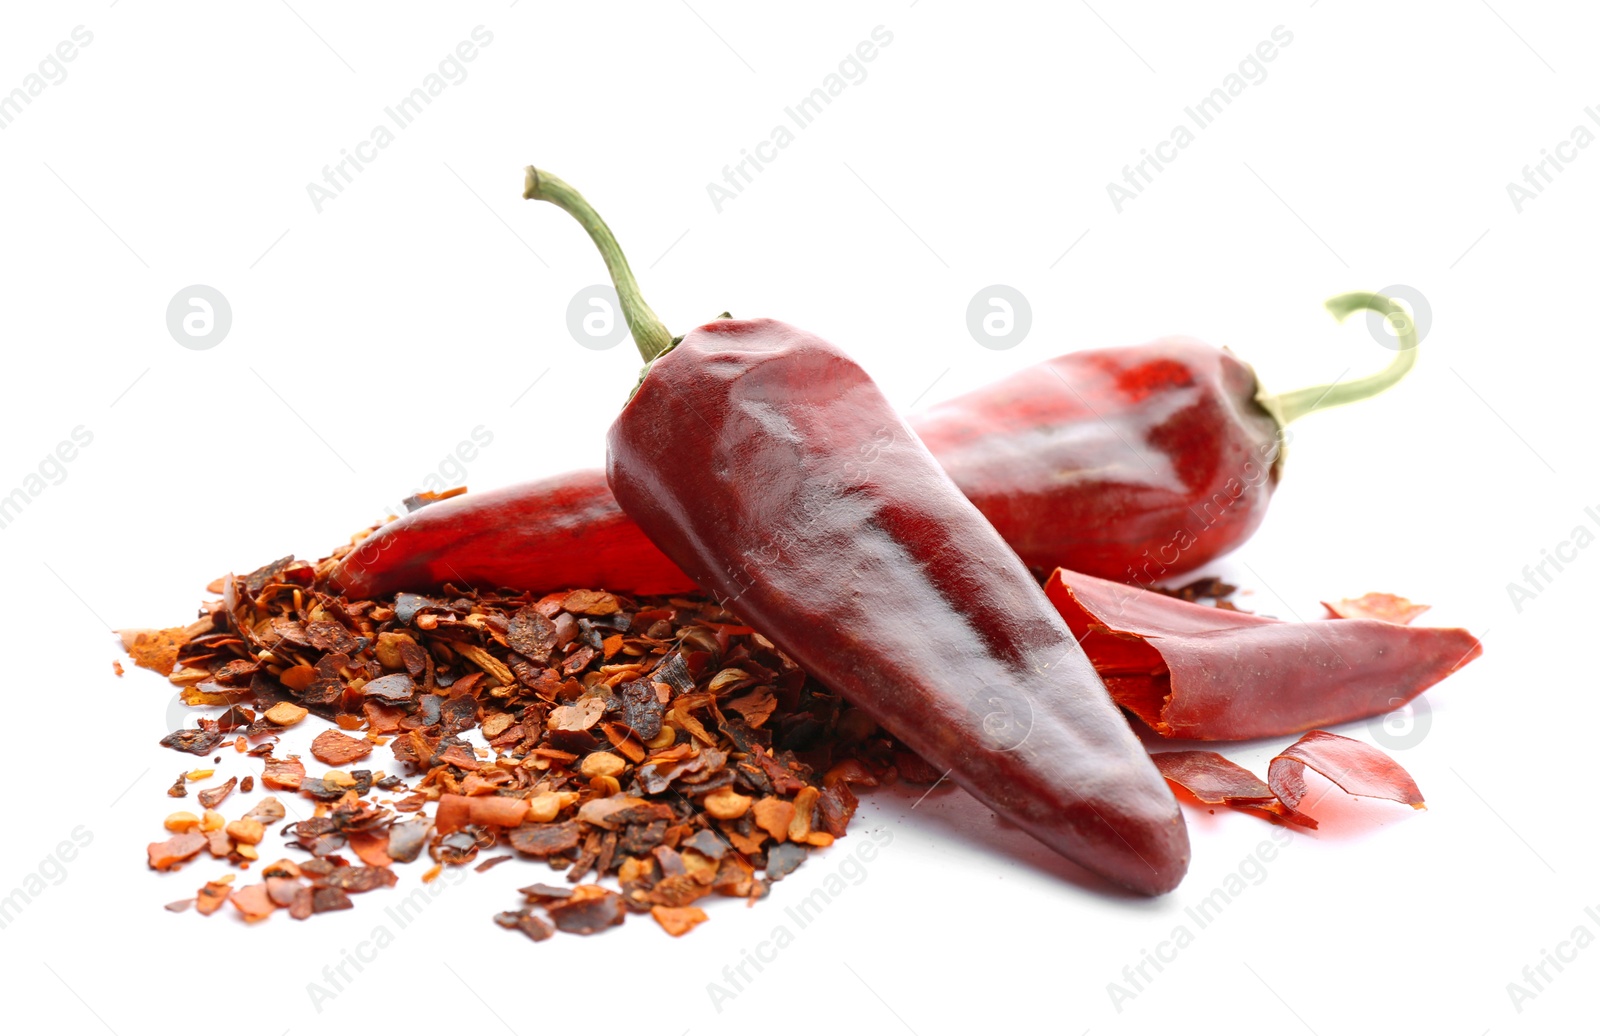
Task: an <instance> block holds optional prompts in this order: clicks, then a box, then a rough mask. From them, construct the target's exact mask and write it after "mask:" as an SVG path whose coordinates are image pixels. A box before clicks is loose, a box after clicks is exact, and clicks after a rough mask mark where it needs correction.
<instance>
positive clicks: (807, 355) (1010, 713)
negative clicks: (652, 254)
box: [526, 168, 1189, 895]
mask: <svg viewBox="0 0 1600 1036" xmlns="http://www.w3.org/2000/svg"><path fill="white" fill-rule="evenodd" d="M526 195H527V197H530V198H537V199H541V200H545V201H550V202H553V203H555V204H557V205H559V206H561V207H562V208H563V209H565V210H566V211H568V212H570V213H572V214H573V215H574V216H575V217H577V218H578V219H579V220H580V222H582V223H583V224H584V227H585V229H587V230H588V231H589V233H590V236H591V237H593V238H594V240H595V243H596V244H597V245H598V246H599V248H600V251H601V254H602V255H603V256H604V257H605V260H606V265H607V266H608V268H609V269H610V271H611V275H612V279H613V281H614V282H615V283H616V286H617V295H618V298H619V299H620V301H621V303H622V308H623V311H624V314H625V315H626V316H627V318H628V323H629V327H630V328H631V330H632V331H633V337H634V341H635V343H636V344H638V346H639V349H640V352H641V353H642V354H643V355H644V357H645V360H646V362H647V363H648V364H649V367H648V368H647V373H646V374H645V376H644V378H643V380H642V381H641V383H640V385H639V387H638V389H637V391H636V393H635V395H634V396H633V398H632V399H631V400H630V401H629V403H628V404H627V406H626V407H625V408H624V409H623V411H622V414H621V415H620V416H619V417H618V418H617V420H616V422H615V423H614V424H613V425H612V427H611V432H610V434H609V436H608V438H607V478H608V480H609V482H610V485H611V490H612V492H613V493H614V494H615V495H616V498H617V502H618V503H619V504H620V505H621V507H622V509H623V510H624V511H625V512H626V513H627V514H628V515H629V517H631V518H633V519H634V521H636V522H638V523H639V526H640V528H642V529H643V530H644V531H645V533H646V534H647V535H648V536H649V537H650V538H651V540H652V541H653V542H655V544H656V545H657V546H658V547H660V548H661V550H662V551H663V553H665V554H666V555H667V556H668V557H669V558H671V559H672V560H673V561H675V562H676V563H677V564H678V565H679V566H680V567H681V568H682V569H683V570H684V571H685V572H686V573H687V574H688V575H690V576H691V577H692V578H694V579H695V581H696V582H697V584H698V585H700V586H701V587H703V588H704V589H706V590H709V591H710V592H712V593H714V594H716V595H718V596H719V597H721V598H723V599H724V601H725V603H726V604H727V605H728V606H729V607H730V608H732V609H734V610H735V611H737V612H738V613H739V615H740V616H741V617H742V618H744V619H745V620H746V621H748V622H750V623H751V624H752V625H753V626H754V627H756V628H758V629H760V630H761V631H762V633H763V635H765V636H766V637H767V638H768V639H770V640H771V641H772V642H773V643H774V644H776V645H777V646H778V648H779V649H780V650H782V651H783V652H785V653H786V654H788V655H789V656H790V657H791V658H793V659H794V660H795V661H796V662H797V663H799V664H800V665H801V666H802V667H803V668H804V669H806V671H807V672H809V673H810V674H811V675H812V676H814V677H815V678H816V679H818V680H819V681H821V682H822V683H824V684H826V685H827V686H828V687H830V688H832V689H834V690H835V691H837V692H839V693H840V694H841V695H843V696H844V697H845V698H846V699H848V700H849V701H851V702H853V703H854V704H855V705H856V706H857V707H859V708H861V709H862V710H863V711H865V712H866V713H867V714H868V715H870V716H871V717H872V718H873V719H874V720H876V721H877V722H878V723H879V724H880V725H881V726H882V727H883V728H884V729H886V730H888V731H889V732H890V733H892V734H894V735H895V736H897V737H898V738H900V739H901V740H902V741H904V742H905V743H906V744H907V745H909V746H910V747H911V748H912V749H913V750H915V751H916V752H918V753H920V754H921V755H922V756H923V757H924V758H925V759H926V760H927V761H928V762H929V763H930V764H932V765H933V766H934V767H936V768H938V769H940V770H942V771H944V772H945V773H947V774H948V776H949V778H950V779H951V780H952V781H953V782H955V783H956V784H958V785H960V786H961V787H964V788H965V789H967V791H969V792H971V793H972V794H973V795H974V796H975V797H976V798H978V799H979V800H980V801H982V802H984V803H985V804H987V805H988V806H990V807H991V808H993V809H994V810H995V811H996V812H998V813H999V814H1000V815H1001V816H1003V817H1005V818H1006V819H1008V820H1011V821H1012V822H1014V823H1016V824H1018V825H1020V826H1021V827H1023V828H1024V829H1025V830H1027V831H1028V832H1029V833H1030V834H1032V835H1033V836H1034V837H1035V838H1038V839H1039V840H1040V841H1041V842H1043V843H1044V844H1046V845H1048V846H1049V847H1051V848H1052V849H1054V850H1056V851H1057V852H1059V853H1061V854H1062V855H1064V856H1067V857H1068V858H1070V859H1072V860H1074V861H1076V862H1077V863H1079V864H1080V865H1082V866H1084V867H1086V868H1088V869H1089V870H1091V871H1093V872H1095V873H1097V874H1099V875H1101V876H1103V877H1105V878H1108V879H1110V880H1112V881H1115V882H1117V883H1119V884H1121V885H1124V886H1126V887H1128V888H1131V889H1134V890H1136V891H1139V892H1142V893H1146V894H1151V895H1154V894H1158V893H1162V892H1166V891H1168V890H1169V889H1171V888H1173V887H1174V886H1175V885H1176V884H1177V883H1178V881H1179V880H1180V879H1181V878H1182V877H1183V874H1184V871H1185V870H1186V869H1187V867H1188V862H1189V841H1188V835H1187V833H1186V831H1185V829H1184V826H1183V819H1182V816H1181V814H1180V813H1179V811H1178V807H1177V803H1176V802H1175V800H1174V799H1173V796H1172V793H1171V791H1170V790H1169V789H1168V788H1167V786H1166V784H1165V782H1164V781H1163V779H1162V778H1161V775H1160V774H1159V773H1158V772H1157V771H1156V769H1155V766H1154V764H1153V763H1151V762H1150V759H1149V757H1148V756H1147V755H1146V754H1145V752H1144V749H1143V747H1142V746H1141V745H1140V743H1139V741H1138V739H1137V738H1136V737H1134V735H1133V732H1132V731H1131V730H1130V729H1129V727H1128V724H1127V722H1126V721H1125V720H1124V719H1123V717H1122V715H1121V714H1120V713H1119V712H1118V711H1117V709H1116V707H1115V706H1114V705H1112V703H1111V699H1110V697H1109V696H1108V694H1107V693H1106V689H1105V686H1104V685H1103V684H1102V683H1101V682H1100V679H1099V677H1097V676H1096V675H1095V673H1094V669H1093V667H1092V666H1090V664H1089V661H1088V659H1087V658H1086V657H1085V656H1084V654H1083V651H1082V649H1081V648H1079V647H1078V644H1077V641H1076V640H1075V639H1074V638H1073V636H1072V633H1071V631H1069V630H1068V629H1067V627H1066V624H1065V623H1064V622H1063V621H1062V620H1061V618H1060V616H1059V615H1057V614H1056V612H1055V610H1054V609H1053V608H1052V607H1051V605H1050V602H1049V600H1048V599H1047V598H1046V597H1045V596H1044V592H1043V590H1041V589H1040V587H1039V584H1038V583H1037V582H1036V581H1035V579H1034V578H1033V576H1032V575H1031V574H1030V573H1029V572H1028V569H1027V567H1026V566H1024V565H1023V564H1022V562H1021V561H1020V560H1019V559H1018V558H1017V556H1016V555H1015V554H1014V553H1013V552H1012V551H1011V550H1010V548H1008V547H1007V546H1006V544H1005V541H1004V540H1002V539H1001V538H1000V535H999V534H998V533H997V532H995V530H994V527H993V526H991V525H990V524H989V523H988V522H987V521H986V520H985V519H984V517H983V515H982V514H980V513H979V512H978V510H977V508H975V507H974V506H973V505H972V504H971V503H970V502H969V501H968V500H967V499H966V498H965V497H963V496H962V495H961V493H960V491H959V490H958V489H957V488H956V486H955V484H954V483H952V482H951V481H950V479H949V477H948V476H947V475H945V473H944V472H943V471H942V470H941V469H940V468H939V465H938V463H937V461H935V460H934V458H933V456H932V455H931V454H930V453H929V452H928V451H927V448H926V447H924V446H923V445H922V443H921V442H920V441H919V440H918V438H917V437H916V435H915V434H913V433H912V431H911V429H910V428H909V427H908V426H907V425H906V424H905V422H904V421H902V420H901V419H900V417H899V416H898V415H897V414H896V413H895V411H894V409H893V407H892V406H890V404H889V401H888V400H887V399H886V398H884V396H883V393H882V392H880V391H879V390H878V388H877V386H876V385H874V384H873V382H872V380H871V379H870V378H869V377H868V376H867V375H866V373H865V372H864V371H863V370H862V369H861V368H860V367H859V366H857V365H856V364H855V363H854V362H853V361H852V360H851V359H850V358H849V357H848V356H846V355H845V354H844V353H843V352H841V351H840V350H838V349H837V348H835V347H833V346H832V345H829V344H828V343H827V342H824V341H822V340H821V339H819V338H816V337H815V336H813V335H809V334H807V333H805V332H803V331H800V330H797V329H795V328H793V327H790V326H789V325H787V324H783V323H779V322H778V321H775V320H719V321H715V322H713V323H710V324H707V325H705V326H703V327H699V328H696V329H695V330H693V331H691V332H690V333H689V334H688V335H686V336H685V337H684V338H683V339H682V340H681V341H680V342H678V343H677V344H676V345H674V344H673V340H672V339H671V337H670V336H669V335H668V334H667V332H666V329H665V328H664V327H662V325H661V323H660V321H659V320H658V319H656V317H655V314H654V313H652V312H651V311H650V309H649V307H648V306H646V305H645V304H644V302H643V300H642V299H640V298H639V295H638V289H637V285H636V284H635V283H634V281H633V277H632V274H631V273H630V272H629V271H628V268H627V263H626V261H625V260H624V259H623V258H622V254H621V252H620V250H619V249H618V248H617V247H616V243H615V240H614V239H613V238H612V237H611V234H610V232H609V230H607V228H606V227H605V224H604V223H603V222H601V221H600V219H599V217H598V216H596V215H595V214H594V212H593V210H592V209H590V208H589V206H588V204H587V203H586V202H584V200H583V199H582V198H581V197H580V196H579V195H578V194H577V192H575V191H573V190H572V188H571V187H569V186H567V185H566V184H564V183H562V182H561V181H560V180H558V179H556V178H554V177H551V176H549V175H548V174H544V173H540V172H537V171H535V170H533V169H531V168H530V169H529V171H528V189H527V192H526Z"/></svg>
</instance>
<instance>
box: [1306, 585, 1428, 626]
mask: <svg viewBox="0 0 1600 1036" xmlns="http://www.w3.org/2000/svg"><path fill="white" fill-rule="evenodd" d="M1322 606H1323V607H1324V608H1326V609H1328V614H1329V615H1330V616H1331V617H1333V618H1335V619H1379V620H1382V621H1383V622H1392V623H1395V624H1397V625H1400V626H1409V625H1411V622H1412V620H1413V619H1415V618H1416V617H1417V616H1419V615H1421V614H1422V613H1423V612H1425V611H1427V610H1428V607H1429V606H1428V605H1426V604H1413V603H1412V602H1410V601H1408V600H1406V599H1405V598H1404V597H1396V596H1395V595H1394V594H1376V593H1374V594H1362V595H1361V596H1360V597H1357V598H1354V599H1351V598H1349V597H1346V598H1345V599H1344V600H1342V601H1334V602H1332V603H1329V602H1328V601H1323V602H1322Z"/></svg>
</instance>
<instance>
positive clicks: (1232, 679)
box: [1045, 569, 1483, 741]
mask: <svg viewBox="0 0 1600 1036" xmlns="http://www.w3.org/2000/svg"><path fill="white" fill-rule="evenodd" d="M1045 593H1046V594H1048V595H1049V597H1050V600H1051V601H1052V602H1053V603H1054V604H1055V606H1056V607H1057V608H1058V609H1059V610H1060V612H1061V614H1062V616H1063V617H1064V618H1065V619H1066V621H1067V625H1068V626H1069V627H1071V629H1072V632H1073V633H1074V634H1076V635H1077V636H1078V637H1079V638H1080V639H1081V641H1082V643H1083V648H1084V650H1085V651H1086V652H1088V654H1089V658H1090V659H1091V660H1092V661H1093V662H1094V666H1095V669H1096V670H1097V671H1098V672H1099V673H1100V675H1101V677H1103V678H1104V679H1105V682H1106V686H1107V687H1108V688H1109V689H1110V691H1111V696H1112V697H1113V698H1114V699H1115V700H1116V702H1117V704H1119V705H1121V706H1122V707H1123V708H1125V709H1127V710H1128V711H1130V712H1132V713H1133V714H1134V715H1136V716H1138V717H1139V718H1140V719H1142V720H1143V721H1144V722H1145V723H1147V724H1149V726H1150V727H1151V728H1152V729H1153V730H1155V732H1156V733H1158V734H1160V735H1162V736H1163V737H1172V738H1185V739H1190V740H1196V741H1247V740H1250V739H1252V738H1260V737H1278V736H1282V735H1286V734H1299V733H1301V732H1303V731H1306V730H1310V729H1313V728H1316V727H1327V726H1332V725H1334V724H1337V723H1345V722H1349V721H1351V720H1357V719H1365V718H1367V717H1369V716H1377V715H1381V714H1383V713H1386V712H1390V711H1393V710H1394V709H1395V708H1397V707H1399V706H1400V705H1402V704H1404V703H1405V702H1408V701H1410V700H1411V699H1412V698H1415V697H1416V696H1417V695H1418V694H1421V693H1422V692H1423V691H1425V690H1426V689H1428V688H1429V687H1431V686H1433V685H1434V684H1436V683H1438V682H1439V681H1440V680H1442V679H1444V678H1445V677H1446V676H1449V675H1450V674H1451V673H1453V672H1455V671H1456V670H1457V669H1459V668H1461V667H1462V666H1463V665H1466V664H1467V663H1468V662H1470V661H1472V660H1473V659H1474V658H1477V657H1478V656H1479V655H1480V654H1482V653H1483V649H1482V647H1481V646H1480V645H1479V643H1478V639H1477V638H1476V637H1474V636H1473V635H1472V634H1471V633H1469V632H1467V631H1466V630H1464V629H1451V628H1445V627H1428V626H1401V625H1397V624H1395V623H1392V622H1385V621H1382V620H1378V619H1333V620H1323V621H1317V622H1310V623H1298V622H1282V621H1279V620H1278V619H1269V618H1266V617H1264V616H1260V615H1250V614H1248V613H1245V612H1234V611H1224V610H1221V609H1218V608H1208V607H1206V606H1204V605H1198V604H1190V603H1189V602H1187V601H1180V600H1177V599H1175V598H1172V597H1167V596H1165V595H1163V594H1158V593H1154V592H1151V591H1148V590H1142V589H1139V588H1137V587H1130V586H1126V585H1124V584H1121V583H1113V582H1111V581H1109V580H1105V579H1099V578H1096V577H1094V576H1089V575H1083V574H1081V573H1078V572H1069V571H1067V570H1065V569H1057V570H1056V572H1055V574H1053V575H1052V576H1051V577H1050V581H1049V582H1048V583H1047V584H1046V585H1045Z"/></svg>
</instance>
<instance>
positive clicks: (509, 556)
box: [330, 292, 1416, 597]
mask: <svg viewBox="0 0 1600 1036" xmlns="http://www.w3.org/2000/svg"><path fill="white" fill-rule="evenodd" d="M1328 308H1329V309H1330V310H1331V311H1332V312H1333V314H1334V316H1336V317H1338V318H1339V319H1341V320H1342V319H1344V318H1345V317H1346V316H1348V315H1350V314H1351V313H1354V312H1357V311H1359V310H1365V309H1373V310H1377V311H1379V312H1381V313H1384V314H1385V315H1386V316H1388V317H1389V318H1391V319H1398V315H1403V313H1404V311H1403V310H1401V309H1400V308H1399V307H1398V306H1396V305H1395V303H1394V302H1392V301H1390V300H1389V299H1387V298H1385V297H1383V296H1381V295H1376V294H1373V293H1371V292H1355V293H1352V294H1349V295H1340V296H1338V297H1337V298H1334V299H1332V300H1330V301H1329V302H1328ZM1415 359H1416V348H1415V337H1414V335H1413V334H1412V332H1411V330H1410V327H1409V324H1406V325H1405V329H1404V331H1403V332H1402V334H1401V338H1400V348H1399V350H1398V352H1397V353H1396V355H1395V359H1394V360H1393V362H1392V363H1391V364H1390V366H1389V367H1388V369H1386V370H1384V371H1382V372H1381V373H1379V374H1376V375H1374V376H1372V377H1369V378H1365V379H1362V380H1359V381H1352V382H1348V383H1342V384H1337V385H1333V386H1319V387H1317V388H1312V389H1305V390H1301V391H1299V392H1292V393H1288V394H1286V395H1283V396H1269V395H1267V394H1265V392H1264V391H1263V390H1262V389H1261V388H1260V387H1259V386H1258V384H1257V382H1256V376H1255V372H1254V371H1252V370H1251V368H1250V367H1249V366H1248V365H1247V364H1245V363H1242V362H1241V361H1239V360H1238V359H1237V358H1236V357H1235V356H1234V355H1233V354H1232V353H1231V352H1228V351H1227V350H1226V349H1217V348H1214V347H1212V346H1209V345H1206V344H1204V343H1202V342H1198V341H1195V340H1193V339H1188V338H1163V339H1160V340H1158V341H1155V342H1151V343H1149V344H1147V345H1138V346H1128V347H1124V348H1114V349H1091V350H1087V351H1084V352H1076V353H1069V354H1068V355H1065V356H1059V357H1056V358H1055V359H1053V360H1048V361H1046V362H1044V363H1041V364H1038V365H1036V366H1033V367H1029V368H1027V369H1026V370H1023V371H1021V372H1019V373H1017V374H1014V375H1012V376H1011V377H1008V378H1006V379H1004V380H1003V381H1000V382H997V383H995V384H993V385H990V386H987V387H985V388H981V389H978V390H977V391H975V392H969V393H967V394H966V395H963V396H958V397H957V398H955V399H952V400H950V401H949V402H946V403H943V404H940V405H939V406H936V407H934V408H933V409H932V410H929V411H928V412H926V413H924V414H918V415H915V416H913V417H911V418H909V419H908V420H909V422H910V424H911V427H912V428H913V430H915V431H916V433H917V435H918V436H919V437H920V438H921V439H922V441H923V442H924V443H925V444H926V445H927V447H928V449H930V450H931V451H933V455H934V456H935V457H937V458H938V460H939V463H940V464H941V465H942V466H943V467H944V469H945V471H946V472H948V473H949V475H950V477H951V478H952V479H954V480H955V483H956V485H958V486H959V487H960V488H961V491H962V492H963V493H965V494H966V496H967V498H968V499H970V500H971V501H972V502H973V503H974V504H976V505H977V507H978V510H980V511H982V512H983V514H984V517H986V518H988V519H989V521H990V522H991V523H992V524H993V525H994V527H995V528H996V529H998V530H999V532H1000V535H1001V536H1003V537H1004V538H1005V540H1006V542H1007V543H1009V544H1010V545H1011V548H1012V549H1013V550H1015V551H1016V552H1017V553H1018V554H1019V555H1021V557H1022V559H1023V560H1024V561H1025V562H1027V563H1028V565H1029V566H1030V567H1032V568H1033V569H1034V570H1035V571H1036V572H1038V573H1039V574H1040V575H1041V576H1042V575H1043V574H1044V573H1047V572H1049V571H1051V570H1052V569H1054V568H1056V567H1057V566H1058V565H1059V566H1064V567H1066V568H1070V569H1073V570H1075V571H1079V572H1086V573H1089V574H1091V575H1098V576H1102V577H1104V578H1108V579H1120V580H1123V581H1126V582H1138V583H1150V582H1153V581H1155V580H1157V579H1162V578H1165V577H1167V576H1171V575H1176V574H1179V573H1181V572H1185V571H1188V570H1190V569H1193V568H1195V567H1196V566H1199V565H1202V564H1205V563H1206V562H1208V561H1210V560H1211V559H1213V558H1215V557H1217V556H1219V555H1221V554H1225V553H1227V552H1228V551H1230V550H1232V549H1233V548H1235V547H1237V546H1238V545H1239V544H1241V543H1243V542H1244V541H1245V539H1247V538H1248V537H1249V536H1250V534H1251V533H1252V532H1254V531H1255V529H1256V527H1257V526H1259V525H1260V524H1261V520H1262V518H1263V517H1264V516H1265V514H1266V508H1267V502H1268V500H1269V498H1270V497H1271V495H1272V491H1273V489H1274V488H1275V487H1276V486H1277V483H1278V475H1279V469H1280V467H1281V465H1282V460H1283V457H1282V452H1283V451H1282V446H1281V436H1282V428H1283V426H1284V425H1286V424H1287V423H1288V422H1290V421H1293V420H1295V419H1296V418H1298V417H1302V416H1304V415H1305V414H1308V413H1311V412H1313V411H1315V410H1322V409H1326V408H1328V407H1330V406H1334V405H1337V404H1341V403H1349V402H1353V401H1355V400H1358V399H1364V398H1366V397H1367V396H1370V395H1373V394H1374V393H1377V392H1380V391H1382V390H1383V389H1385V388H1387V387H1388V386H1390V385H1392V384H1394V382H1396V381H1398V380H1399V379H1400V378H1401V377H1403V376H1404V375H1405V373H1406V372H1407V371H1408V370H1410V369H1411V366H1412V364H1413V363H1414V362H1415ZM446 581H450V582H454V583H456V584H457V585H461V584H467V585H483V586H505V587H512V588H515V589H523V590H534V591H539V592H543V591H546V590H557V589H566V588H568V587H573V586H604V587H609V588H611V589H613V590H617V591H619V592H623V593H634V594H667V593H681V592H686V591H689V590H692V589H693V588H694V583H693V581H692V580H690V579H689V577H687V576H685V575H684V574H683V571H682V570H681V569H679V568H678V567H677V566H676V565H674V564H673V563H672V562H671V561H670V560H668V559H667V557H666V556H665V555H663V554H662V553H661V552H660V551H659V550H657V549H656V548H655V546H654V545H653V544H651V542H650V541H649V539H648V538H647V537H646V536H645V535H644V533H643V532H641V531H640V530H639V528H638V526H636V525H635V524H634V523H633V522H632V521H631V520H630V519H629V518H628V517H627V516H626V515H624V514H623V513H622V510H621V509H620V508H619V507H617V504H616V501H615V500H614V499H612V496H611V493H610V491H609V489H608V488H607V487H606V484H605V477H604V474H603V473H602V472H599V471H574V472H570V473H568V474H565V475H557V476H555V477H554V478H549V479H545V480H543V481H540V482H531V483H526V484H523V485H516V486H510V487H507V488H504V489H498V490H494V491H492V492H488V493H479V494H474V495H470V496H466V497H462V498H458V499H453V500H446V501H442V502H440V503H435V504H431V505H429V506H427V507H423V508H421V509H420V510H417V511H414V512H412V513H411V514H408V515H406V516H405V517H403V518H401V519H400V520H398V521H395V522H391V523H389V524H388V525H386V526H384V527H383V528H381V529H379V530H378V531H376V532H374V533H373V534H372V535H371V536H368V537H367V538H366V539H365V540H363V541H362V542H361V544H360V545H359V546H357V547H356V548H355V549H354V550H352V551H351V552H350V553H348V554H346V555H345V557H344V558H343V559H341V561H340V563H339V564H338V566H337V567H336V568H334V569H333V571H332V573H331V578H330V582H331V584H332V585H333V586H335V587H337V588H340V589H342V590H343V591H344V592H345V593H346V594H349V595H350V596H352V597H367V596H375V595H379V594H387V593H393V592H395V591H397V590H401V589H412V590H415V589H418V588H419V587H425V586H439V585H442V584H443V583H445V582H446Z"/></svg>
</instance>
